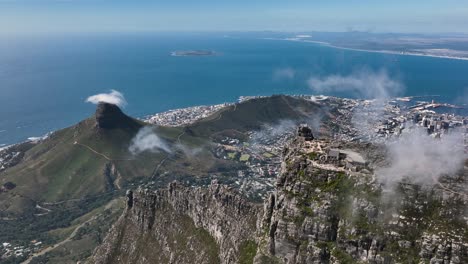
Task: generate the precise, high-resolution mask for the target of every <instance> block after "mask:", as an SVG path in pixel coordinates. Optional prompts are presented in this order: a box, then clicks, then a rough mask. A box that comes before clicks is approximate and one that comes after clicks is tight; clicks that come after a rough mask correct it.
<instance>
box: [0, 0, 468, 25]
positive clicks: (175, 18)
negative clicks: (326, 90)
mask: <svg viewBox="0 0 468 264" xmlns="http://www.w3.org/2000/svg"><path fill="white" fill-rule="evenodd" d="M349 29H354V30H364V31H367V30H370V31H373V32H423V33H439V32H464V33H468V0H438V1H437V0H425V1H421V0H392V1H390V0H389V1H381V0H373V1H371V0H361V1H357V0H343V1H339V0H328V1H325V0H324V1H322V0H307V1H306V0H282V1H279V0H231V1H225V0H166V1H160V0H152V1H150V0H0V33H23V32H45V33H48V32H93V31H94V32H96V31H97V32H100V31H232V30H235V31H250V30H253V31H257V30H274V31H347V30H349Z"/></svg>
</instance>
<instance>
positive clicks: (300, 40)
mask: <svg viewBox="0 0 468 264" xmlns="http://www.w3.org/2000/svg"><path fill="white" fill-rule="evenodd" d="M261 39H263V40H282V41H291V42H302V43H312V44H317V45H320V46H324V47H330V48H335V49H341V50H349V51H359V52H369V53H380V54H391V55H400V56H418V57H431V58H438V59H449V60H462V61H468V57H456V56H442V55H433V54H420V53H414V52H406V53H402V52H398V51H391V50H369V49H359V48H348V47H342V46H336V45H333V44H330V43H328V42H324V41H316V40H305V39H300V38H286V39H282V38H261Z"/></svg>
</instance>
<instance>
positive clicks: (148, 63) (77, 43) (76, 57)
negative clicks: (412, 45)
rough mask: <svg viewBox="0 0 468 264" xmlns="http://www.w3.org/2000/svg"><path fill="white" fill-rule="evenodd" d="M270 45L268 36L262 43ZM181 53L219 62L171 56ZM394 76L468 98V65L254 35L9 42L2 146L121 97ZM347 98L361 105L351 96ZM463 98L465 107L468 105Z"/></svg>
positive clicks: (171, 98) (175, 102)
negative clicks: (97, 101)
mask: <svg viewBox="0 0 468 264" xmlns="http://www.w3.org/2000/svg"><path fill="white" fill-rule="evenodd" d="M262 37H264V36H262ZM178 50H209V51H215V52H216V55H214V56H182V57H177V56H171V52H173V51H178ZM361 69H366V70H367V71H380V70H385V71H386V72H387V73H388V75H389V76H390V77H391V78H395V79H397V80H398V81H399V82H402V83H403V84H404V86H405V87H406V89H405V90H404V92H403V93H402V94H401V95H402V96H403V95H430V94H437V95H441V97H440V100H442V101H447V102H458V101H460V98H461V97H462V96H464V95H467V94H468V93H467V90H466V89H467V87H468V74H467V73H468V61H462V60H451V59H440V58H431V57H418V56H401V55H394V54H379V53H369V52H360V51H352V50H343V49H337V48H332V47H326V46H321V45H318V44H313V43H302V42H288V41H276V40H266V39H261V38H260V37H256V36H255V35H254V34H249V35H246V36H244V37H241V38H233V37H229V36H227V35H225V34H222V33H219V34H161V33H158V34H154V33H151V34H150V33H145V34H101V35H67V36H49V37H24V36H23V37H14V38H13V37H8V38H7V37H1V39H0V147H1V146H2V145H4V144H12V143H16V142H19V141H22V140H25V139H27V138H28V137H32V136H40V135H43V134H45V133H47V132H48V131H52V130H56V129H59V128H63V127H66V126H69V125H72V124H74V123H76V122H78V121H80V120H82V119H84V118H86V117H88V116H90V115H91V114H92V113H93V111H94V106H93V105H91V104H86V103H85V102H84V101H85V99H86V98H87V97H88V96H90V95H93V94H96V93H101V92H108V91H109V90H111V89H115V90H118V91H120V92H122V93H123V94H124V95H125V98H126V100H127V101H128V105H127V106H126V107H125V109H124V110H125V112H127V113H128V114H130V115H133V116H144V115H147V114H152V113H156V112H161V111H165V110H168V109H173V108H179V107H187V106H192V105H201V104H216V103H222V102H227V101H230V102H232V101H235V100H236V99H237V98H238V97H239V96H241V95H271V94H279V93H286V94H310V93H312V91H311V90H310V89H309V87H308V85H307V80H308V79H309V78H311V77H313V76H314V77H327V76H329V75H332V74H339V75H348V74H351V73H353V72H356V71H359V70H361ZM334 95H338V96H351V97H353V96H356V95H354V94H349V93H345V92H341V93H336V94H334ZM462 99H463V98H462Z"/></svg>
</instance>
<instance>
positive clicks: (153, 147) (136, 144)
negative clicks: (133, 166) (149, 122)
mask: <svg viewBox="0 0 468 264" xmlns="http://www.w3.org/2000/svg"><path fill="white" fill-rule="evenodd" d="M128 150H129V151H130V152H131V153H132V154H133V155H137V154H139V153H141V152H145V151H150V152H153V153H158V152H161V151H165V152H167V153H172V151H171V149H170V148H169V146H168V144H167V143H166V142H165V141H164V140H163V139H161V138H160V137H159V136H158V135H157V134H156V133H155V132H154V131H153V129H152V128H151V127H149V126H146V127H143V128H141V129H140V131H138V133H137V134H136V136H135V137H134V138H133V139H132V141H131V144H130V147H129V148H128Z"/></svg>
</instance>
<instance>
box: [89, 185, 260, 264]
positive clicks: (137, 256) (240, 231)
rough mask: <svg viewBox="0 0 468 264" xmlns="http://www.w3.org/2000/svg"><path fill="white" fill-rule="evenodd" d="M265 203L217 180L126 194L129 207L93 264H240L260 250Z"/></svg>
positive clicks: (97, 253)
mask: <svg viewBox="0 0 468 264" xmlns="http://www.w3.org/2000/svg"><path fill="white" fill-rule="evenodd" d="M260 211H261V210H260V207H259V206H258V205H255V204H250V203H248V202H247V201H245V199H244V198H242V197H241V196H240V195H238V194H236V193H235V192H233V191H231V190H230V189H228V188H227V187H225V186H223V185H219V184H217V183H216V182H213V183H212V184H211V185H210V186H209V187H207V188H200V187H198V188H195V187H184V186H182V185H181V184H179V183H176V182H173V183H171V184H169V186H168V187H167V188H166V189H163V190H157V191H150V190H143V189H138V190H137V191H135V192H131V191H129V192H128V193H127V209H126V210H125V212H124V214H123V215H122V216H121V218H120V219H119V220H118V222H117V223H116V224H115V225H114V227H113V228H112V230H111V231H110V233H109V235H108V237H107V238H106V240H105V241H104V243H103V245H102V246H101V247H100V248H99V249H98V250H97V251H96V252H95V254H94V256H93V258H92V260H91V262H92V263H236V262H238V261H243V260H244V259H248V258H249V257H250V258H251V259H252V258H253V255H254V254H255V251H256V244H255V230H256V221H257V219H258V217H257V214H258V213H259V212H260Z"/></svg>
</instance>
